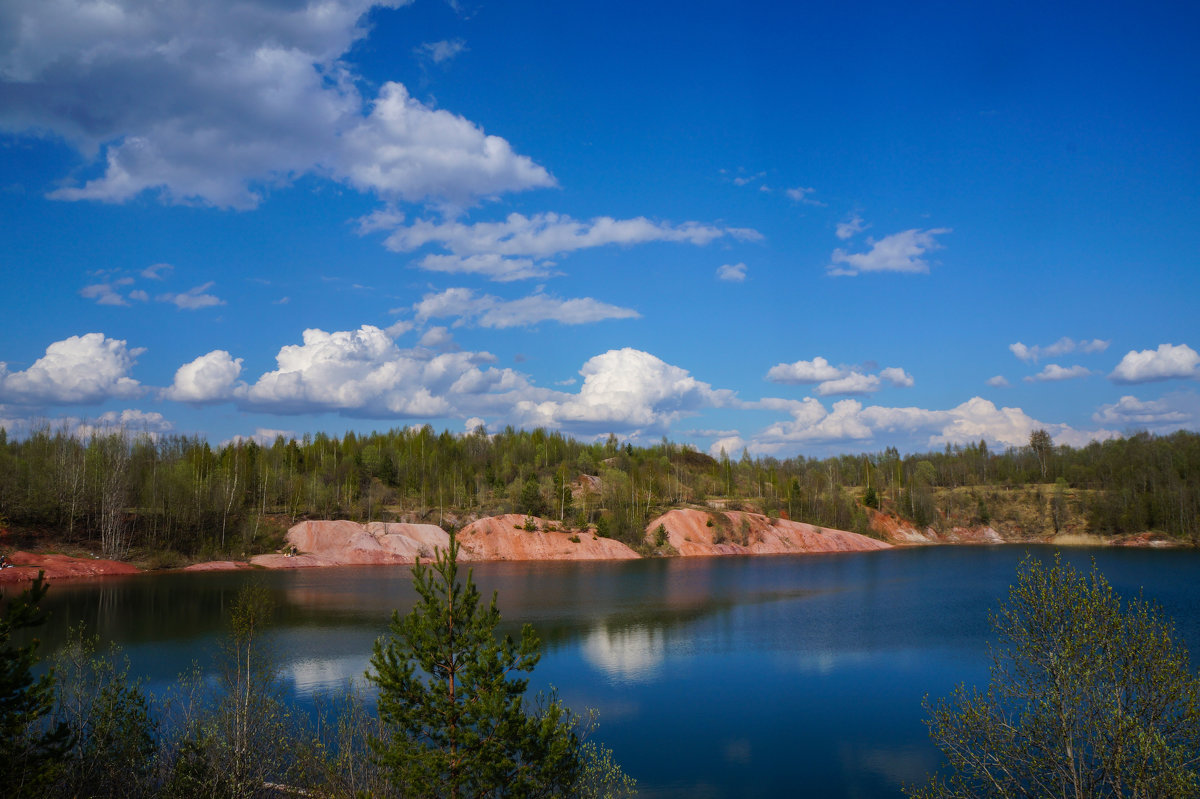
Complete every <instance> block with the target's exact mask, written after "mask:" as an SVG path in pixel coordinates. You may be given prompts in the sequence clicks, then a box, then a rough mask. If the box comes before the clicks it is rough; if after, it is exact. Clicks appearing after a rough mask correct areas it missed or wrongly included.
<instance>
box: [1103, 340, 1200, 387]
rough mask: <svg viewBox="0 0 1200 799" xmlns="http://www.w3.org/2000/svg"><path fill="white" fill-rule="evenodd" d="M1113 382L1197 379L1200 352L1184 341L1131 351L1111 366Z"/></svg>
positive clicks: (1199, 372)
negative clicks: (1113, 367) (1113, 366)
mask: <svg viewBox="0 0 1200 799" xmlns="http://www.w3.org/2000/svg"><path fill="white" fill-rule="evenodd" d="M1108 377H1109V379H1110V380H1112V381H1113V382H1114V383H1150V382H1153V381H1156V380H1173V379H1192V380H1196V379H1200V355H1197V354H1196V351H1195V350H1194V349H1192V348H1191V347H1189V346H1188V345H1186V344H1178V345H1176V344H1160V345H1159V347H1158V349H1157V350H1141V351H1140V352H1139V351H1134V350H1130V351H1129V352H1128V353H1126V354H1125V357H1124V358H1122V359H1121V362H1120V363H1118V364H1117V368H1115V369H1113V371H1112V374H1110V375H1109V376H1108Z"/></svg>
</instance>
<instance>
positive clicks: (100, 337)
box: [0, 333, 145, 405]
mask: <svg viewBox="0 0 1200 799" xmlns="http://www.w3.org/2000/svg"><path fill="white" fill-rule="evenodd" d="M143 352H145V350H144V349H141V348H133V349H130V348H129V346H128V345H127V344H126V342H125V341H123V340H120V339H111V338H107V337H106V336H105V335H104V334H103V333H87V334H85V335H82V336H71V337H69V338H66V339H63V340H62V341H56V342H54V343H53V344H51V345H50V346H48V347H46V354H45V355H43V356H42V357H41V358H38V359H37V360H36V361H34V363H33V365H31V366H30V367H29V368H28V369H26V370H24V371H17V372H12V371H9V369H8V364H6V363H4V362H2V361H0V400H3V401H5V402H10V403H13V404H16V405H84V404H93V403H98V402H103V401H105V400H108V399H115V398H120V399H127V398H131V397H138V396H141V394H142V393H143V388H142V386H141V384H140V383H138V381H136V380H134V379H133V378H131V377H129V372H130V370H131V369H132V368H133V365H134V363H135V362H136V359H137V357H138V356H139V355H141V354H142V353H143Z"/></svg>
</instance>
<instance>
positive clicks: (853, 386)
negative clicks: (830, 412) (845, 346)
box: [817, 372, 882, 397]
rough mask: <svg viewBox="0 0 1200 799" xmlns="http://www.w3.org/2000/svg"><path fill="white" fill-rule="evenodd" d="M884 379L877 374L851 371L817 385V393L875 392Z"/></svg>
mask: <svg viewBox="0 0 1200 799" xmlns="http://www.w3.org/2000/svg"><path fill="white" fill-rule="evenodd" d="M881 385H882V381H880V379H879V378H878V377H877V376H875V375H865V374H863V373H862V372H850V373H849V374H848V375H846V376H845V377H839V378H838V379H836V380H826V381H825V382H823V383H821V384H820V385H818V386H817V394H819V395H820V396H822V397H829V396H837V395H846V394H874V393H875V392H876V391H878V390H879V387H880V386H881Z"/></svg>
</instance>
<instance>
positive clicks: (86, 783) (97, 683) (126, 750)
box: [52, 628, 158, 799]
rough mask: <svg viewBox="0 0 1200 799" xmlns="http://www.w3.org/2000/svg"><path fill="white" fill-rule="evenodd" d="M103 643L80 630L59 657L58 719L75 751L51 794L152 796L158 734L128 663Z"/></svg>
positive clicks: (120, 798)
mask: <svg viewBox="0 0 1200 799" xmlns="http://www.w3.org/2000/svg"><path fill="white" fill-rule="evenodd" d="M98 650H99V638H98V637H96V636H93V637H90V638H89V637H87V636H85V635H84V633H83V630H82V628H76V629H75V630H73V631H72V634H71V640H70V642H69V644H68V645H67V646H66V647H65V648H64V649H63V650H61V651H60V652H59V653H58V654H57V655H56V656H55V673H56V674H57V676H58V696H57V702H56V706H55V710H54V716H55V718H56V719H57V720H58V721H59V722H61V723H62V724H65V725H66V726H67V728H68V729H70V731H71V736H72V739H73V740H74V742H75V746H74V747H73V748H72V750H71V752H70V753H69V754H68V755H67V757H66V758H65V761H64V762H63V768H62V769H61V770H60V773H59V774H58V778H57V780H56V781H55V786H54V789H53V791H52V794H53V795H58V796H88V797H93V798H94V799H100V798H101V797H111V799H134V798H135V797H141V796H150V795H152V794H153V791H154V779H155V776H156V765H157V764H156V760H157V755H158V736H157V733H158V729H157V723H156V722H155V720H154V718H153V716H152V714H151V708H150V702H149V700H148V698H147V697H146V695H145V694H144V693H143V692H142V688H141V685H140V683H139V682H137V681H131V680H130V679H129V662H128V659H125V660H123V661H122V660H121V659H120V658H119V656H118V653H117V651H116V649H115V647H110V648H109V650H108V651H107V652H100V651H98Z"/></svg>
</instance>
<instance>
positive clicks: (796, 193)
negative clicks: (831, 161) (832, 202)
mask: <svg viewBox="0 0 1200 799" xmlns="http://www.w3.org/2000/svg"><path fill="white" fill-rule="evenodd" d="M815 192H816V189H814V188H813V187H811V186H797V187H796V188H794V189H788V190H787V192H786V194H787V196H788V198H789V199H792V200H795V201H796V202H798V203H804V204H805V205H816V206H819V207H822V208H824V207H825V203H823V202H821V201H820V200H814V199H813V197H812V195H813V193H815Z"/></svg>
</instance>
